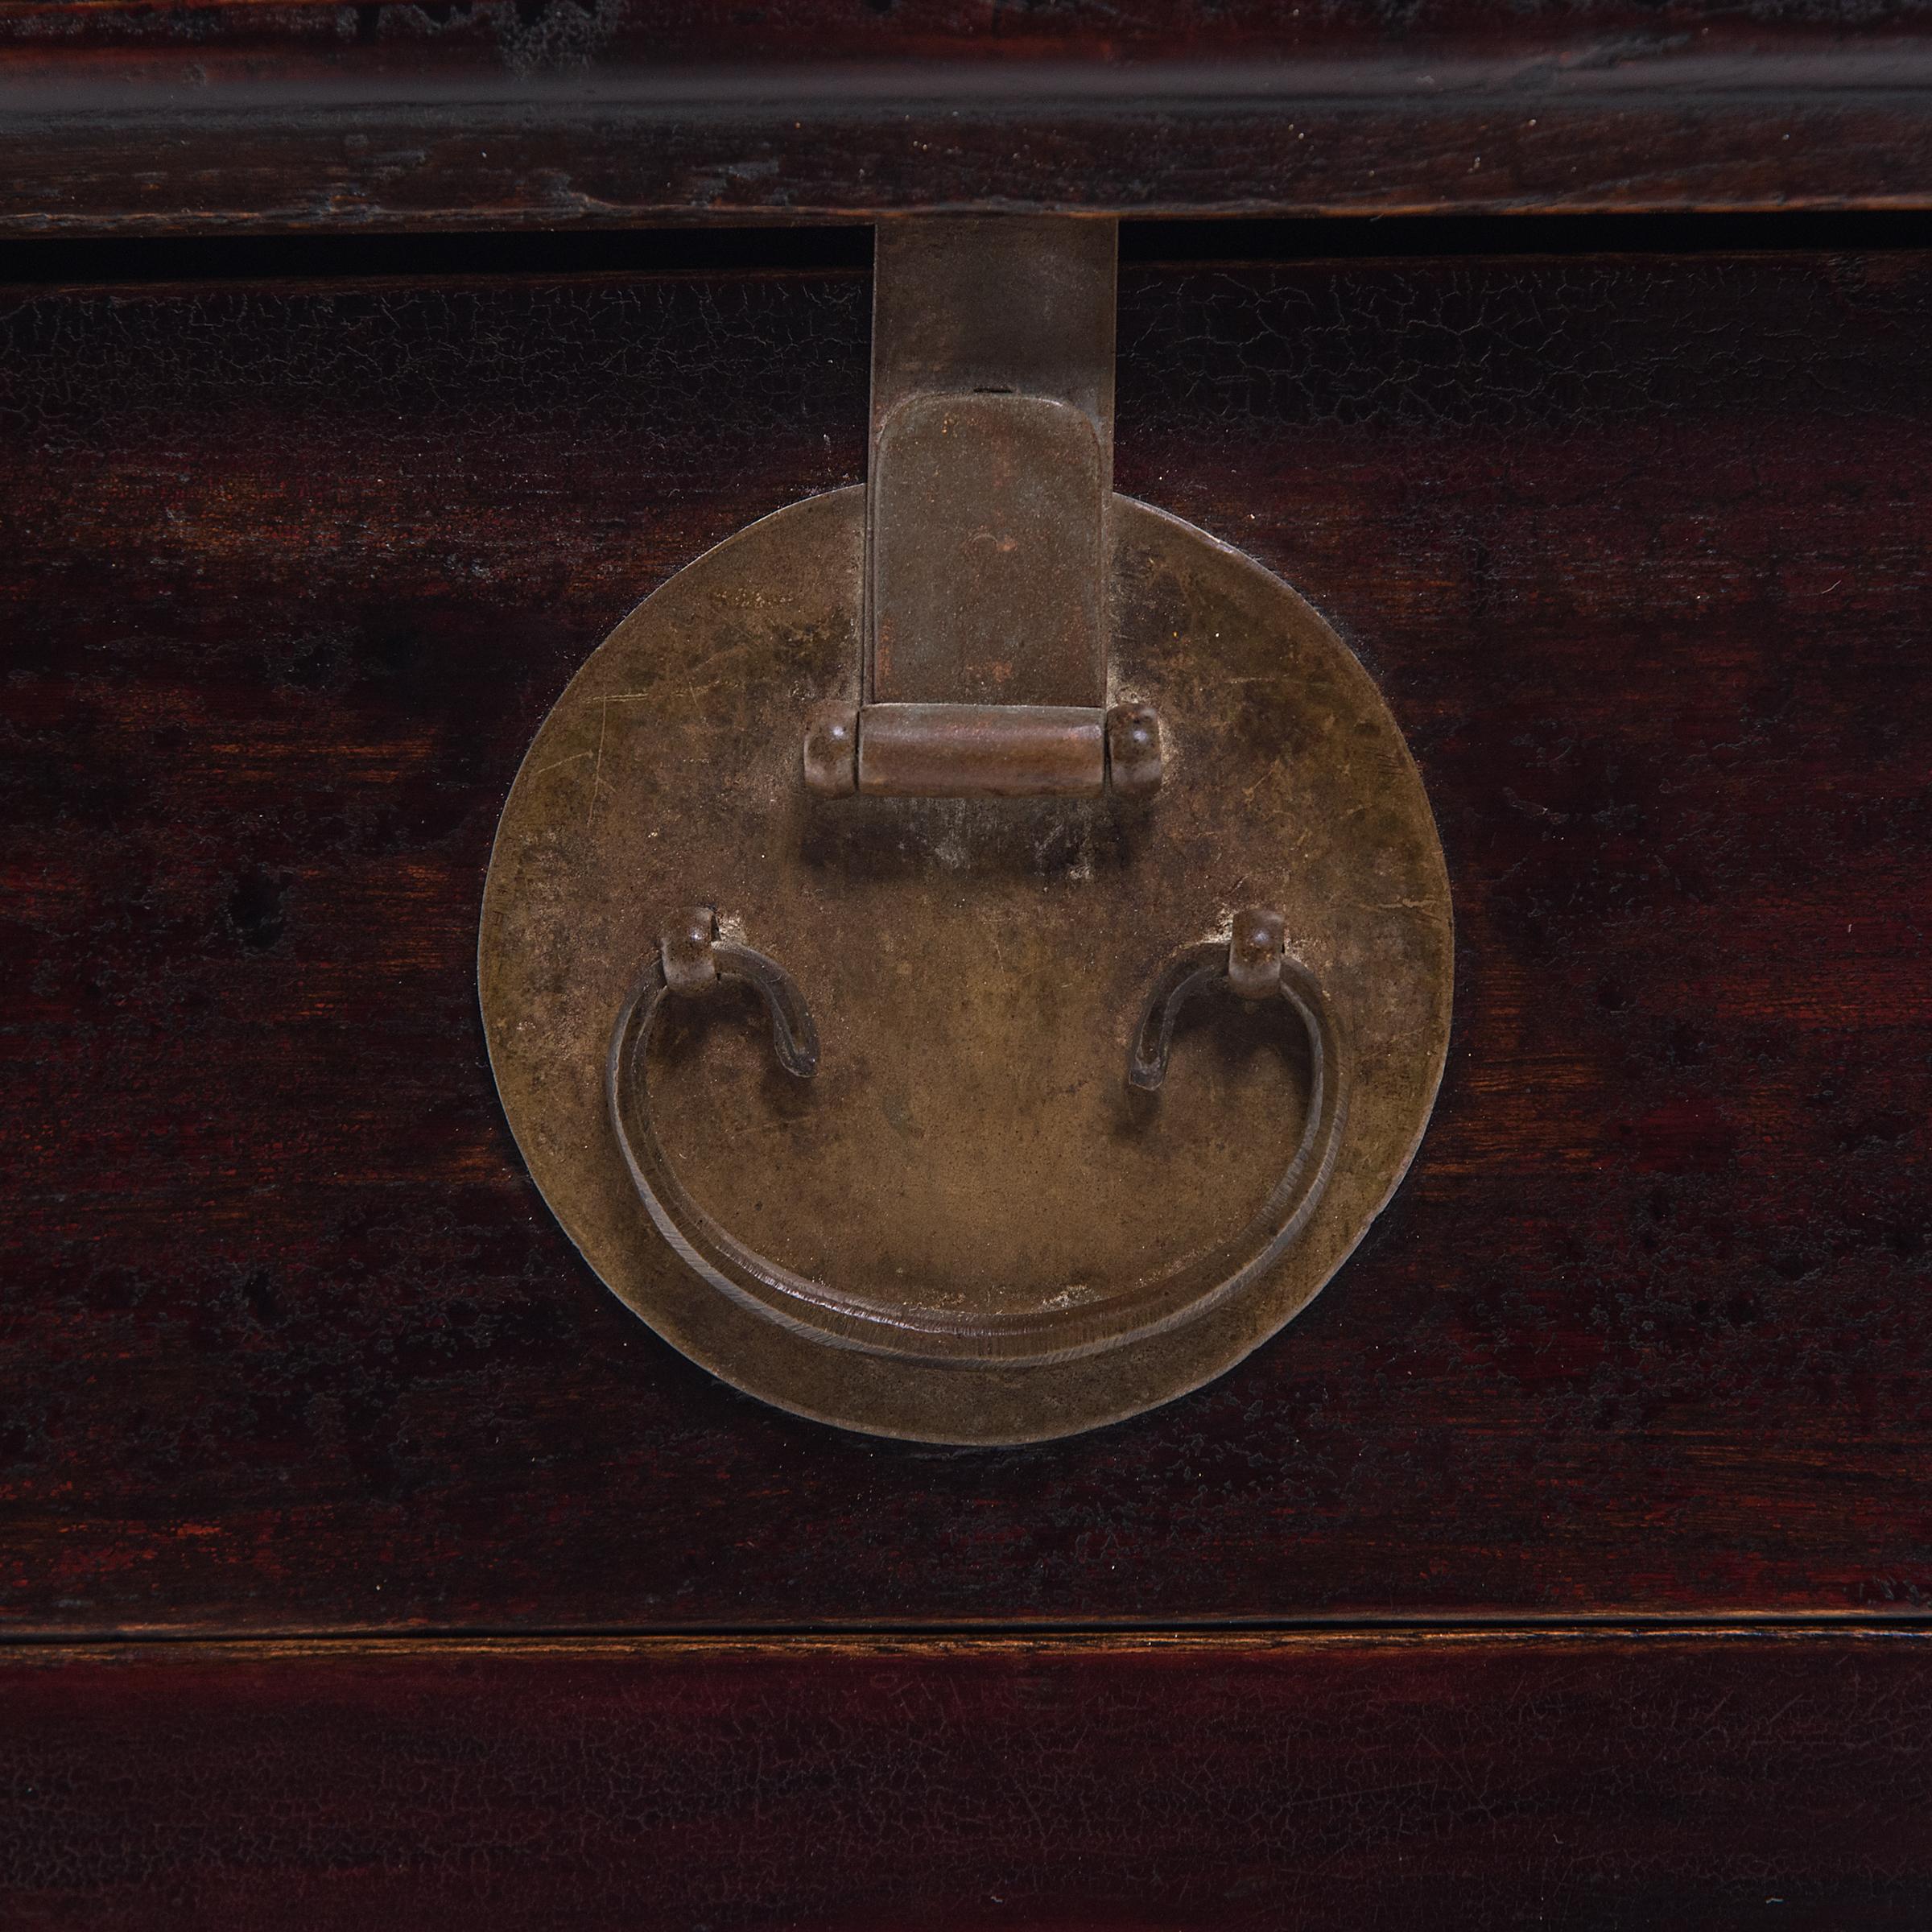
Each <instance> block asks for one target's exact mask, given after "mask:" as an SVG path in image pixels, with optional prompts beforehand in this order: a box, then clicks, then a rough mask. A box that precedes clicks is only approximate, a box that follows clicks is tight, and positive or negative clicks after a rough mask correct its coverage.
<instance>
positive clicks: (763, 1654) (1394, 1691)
mask: <svg viewBox="0 0 1932 1932" xmlns="http://www.w3.org/2000/svg"><path fill="white" fill-rule="evenodd" d="M1929 1727H1932V1637H1926V1636H1916V1637H1914V1636H1906V1635H1902V1634H1898V1633H1893V1634H1891V1635H1874V1634H1870V1633H1864V1634H1856V1635H1852V1634H1846V1635H1840V1636H1833V1637H1823V1636H1819V1635H1817V1634H1810V1635H1803V1634H1793V1633H1758V1634H1756V1635H1738V1634H1732V1635H1729V1636H1725V1637H1717V1636H1712V1635H1706V1636H1703V1637H1697V1638H1687V1637H1663V1636H1657V1635H1654V1634H1653V1635H1649V1636H1637V1635H1629V1634H1620V1633H1598V1634H1596V1635H1579V1634H1567V1633H1540V1634H1534V1635H1517V1636H1513V1637H1469V1636H1464V1637H1455V1636H1436V1637H1414V1636H1411V1637H1394V1636H1390V1637H1381V1638H1368V1637H1356V1638H1352V1639H1346V1640H1342V1639H1323V1638H1310V1637H1302V1638H1289V1639H1281V1638H1276V1639H1265V1640H1264V1639H1255V1638H1228V1639H1224V1640H1219V1641H1103V1642H1067V1641H1061V1642H1054V1643H1039V1644H1026V1643H1014V1642H981V1643H970V1644H956V1643H955V1644H946V1643H937V1642H927V1643H921V1644H897V1645H890V1644H888V1645H880V1644H872V1645H865V1644H841V1643H830V1642H824V1641H815V1642H814V1641H794V1642H791V1643H789V1644H783V1645H753V1644H732V1643H709V1644H703V1643H700V1644H668V1643H660V1644H656V1645H651V1644H643V1645H639V1644H634V1643H631V1644H626V1643H603V1644H598V1643H580V1644H571V1645H522V1646H518V1645H498V1644H484V1645H450V1644H417V1643H394V1644H386V1645H349V1644H335V1645H325V1646H321V1647H317V1648H314V1649H307V1650H303V1649H291V1648H290V1647H287V1646H282V1645H267V1644H258V1645H246V1646H239V1647H236V1648H233V1649H224V1648H221V1647H218V1646H181V1647H178V1648H177V1647H173V1646H161V1647H159V1648H156V1647H151V1646H137V1647H130V1648H127V1649H122V1650H119V1651H118V1652H117V1651H114V1650H107V1651H91V1652H90V1651H78V1652H76V1651H72V1650H59V1651H55V1652H52V1653H45V1654H41V1653H35V1652H33V1651H31V1650H24V1651H23V1650H21V1649H12V1650H10V1651H9V1652H7V1653H6V1654H5V1657H4V1660H3V1661H0V1777H3V1778H4V1780H5V1783H6V1789H7V1790H9V1791H10V1793H11V1794H14V1795H13V1797H12V1799H11V1801H10V1802H9V1803H8V1805H7V1806H6V1807H5V1808H4V1809H3V1810H0V1894H3V1895H4V1897H5V1898H6V1902H7V1909H8V1916H9V1921H10V1923H12V1924H15V1925H26V1926H43V1925H44V1926H75V1927H78V1926H86V1927H89V1928H95V1929H99V1932H108V1929H109V1928H115V1927H121V1926H129V1927H134V1926H138V1927H140V1928H142V1932H151V1929H157V1928H167V1927H172V1926H193V1927H195V1928H197V1932H199V1929H200V1928H203V1927H228V1926H265V1925H275V1926H283V1925H299V1926H303V1927H305V1928H314V1929H316V1932H327V1929H328V1928H332V1927H349V1928H360V1927H362V1926H367V1925H369V1924H372V1923H379V1924H381V1925H383V1926H395V1927H398V1928H407V1927H416V1926H423V1927H443V1926H450V1925H452V1924H456V1923H460V1924H463V1925H464V1926H473V1927H475V1928H477V1932H508V1929H510V1928H513V1927H539V1926H543V1927H547V1926H555V1925H558V1924H568V1925H572V1926H590V1925H597V1926H605V1925H609V1926H619V1925H621V1926H635V1927H640V1928H655V1927H663V1928H666V1929H667V1932H672V1929H675V1932H685V1929H686V1928H689V1927H691V1926H705V1927H708V1928H712V1929H713V1932H737V1929H738V1928H753V1927H762V1926H771V1927H778V1926H786V1927H794V1928H810V1929H815V1928H821V1927H823V1928H827V1929H828V1932H830V1929H831V1928H836V1927H844V1928H851V1927H861V1928H868V1927H881V1928H883V1927H887V1926H904V1925H907V1924H914V1923H916V1924H918V1925H919V1926H931V1927H935V1928H939V1929H940V1932H952V1929H955V1928H973V1929H976V1932H977V1929H985V1928H993V1927H1003V1926H1011V1927H1015V1928H1034V1929H1036V1932H1037V1929H1041V1928H1056V1929H1057V1928H1082V1929H1089V1932H1103V1929H1105V1932H1141V1929H1144V1928H1152V1927H1155V1926H1160V1927H1165V1928H1170V1929H1173V1928H1187V1927H1197V1926H1198V1927H1203V1928H1205V1927H1215V1928H1217V1929H1218V1928H1228V1929H1230V1932H1243V1929H1251V1932H1259V1929H1260V1928H1263V1927H1266V1928H1270V1929H1271V1932H1274V1929H1278V1932H1297V1929H1300V1928H1307V1932H1357V1929H1360V1928H1369V1927H1373V1928H1377V1932H1400V1929H1403V1928H1409V1929H1414V1932H1420V1929H1421V1928H1424V1927H1429V1928H1434V1927H1439V1926H1443V1925H1446V1924H1453V1925H1455V1926H1469V1927H1472V1928H1488V1927H1505V1926H1533V1925H1550V1926H1565V1927H1571V1928H1579V1929H1581V1932H1591V1929H1600V1932H1608V1929H1609V1928H1616V1929H1618V1932H1635V1929H1637V1928H1657V1932H1663V1929H1665V1928H1669V1929H1670V1932H1676V1929H1677V1928H1679V1927H1682V1926H1698V1927H1699V1928H1706V1929H1709V1932H1724V1929H1727V1928H1732V1927H1744V1926H1777V1927H1780V1928H1785V1927H1794V1926H1795V1927H1798V1928H1806V1929H1813V1928H1815V1929H1823V1928H1842V1927H1844V1926H1859V1927H1860V1928H1861V1929H1864V1932H1887V1929H1889V1928H1897V1929H1898V1932H1905V1928H1913V1927H1918V1926H1922V1925H1923V1924H1924V1923H1925V1922H1926V1918H1927V1916H1928V1914H1929V1913H1932V1830H1928V1829H1927V1827H1928V1824H1929V1823H1932V1760H1929V1759H1928V1757H1927V1753H1926V1748H1925V1739H1926V1734H1927V1731H1928V1728H1929Z"/></svg>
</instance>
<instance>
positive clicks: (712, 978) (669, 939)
mask: <svg viewBox="0 0 1932 1932" xmlns="http://www.w3.org/2000/svg"><path fill="white" fill-rule="evenodd" d="M720 980H728V981H733V982H736V983H737V984H740V985H747V986H749V987H750V988H752V989H753V991H754V992H756V993H758V996H759V997H760V998H761V999H762V1001H763V1002H764V1005H765V1008H766V1014H767V1016H768V1017H769V1018H770V1022H771V1035H772V1047H773V1051H774V1055H776V1057H777V1059H778V1064H779V1065H780V1066H781V1067H783V1068H784V1069H785V1071H786V1072H787V1073H790V1074H792V1075H795V1076H797V1077H798V1078H799V1079H801V1080H806V1079H810V1078H811V1075H813V1074H814V1073H815V1071H817V1067H818V1058H819V1042H818V1034H817V1030H816V1029H815V1026H813V1024H812V1019H811V1012H810V1009H808V1008H807V1005H806V1004H805V999H804V996H803V993H800V992H799V988H798V985H797V983H796V982H795V980H793V979H792V977H791V975H790V974H789V973H788V972H786V971H785V969H784V968H782V966H780V965H778V963H777V962H776V961H775V960H770V959H767V958H766V956H765V955H764V954H762V953H760V952H753V950H752V949H751V948H750V947H748V946H743V945H741V944H738V943H736V942H735V941H733V940H730V939H725V938H722V937H721V936H720V935H719V931H718V927H717V920H716V914H715V913H714V911H713V910H712V908H710V907H709V906H700V907H698V908H696V909H695V910H691V911H690V912H687V913H686V914H683V915H682V916H680V917H679V919H675V920H674V921H672V922H671V924H670V925H669V926H667V927H666V928H665V930H664V932H663V935H662V937H661V939H660V940H659V943H658V952H657V954H656V956H655V957H654V958H653V960H651V961H650V964H649V965H648V966H647V967H646V968H645V971H644V973H643V975H642V978H641V979H640V980H639V982H638V986H637V988H636V989H635V990H634V993H632V995H631V997H630V1000H629V1001H627V1002H626V1003H625V1007H624V1010H623V1011H622V1013H620V1014H619V1016H618V1018H617V1026H616V1028H615V1030H614V1031H613V1034H612V1035H611V1042H610V1051H609V1056H608V1059H607V1060H606V1063H605V1097H606V1100H607V1102H608V1104H609V1114H610V1121H611V1124H612V1126H613V1129H614V1130H615V1133H616V1136H617V1143H618V1146H620V1147H621V1150H622V1151H623V1155H624V1162H625V1167H626V1168H627V1169H628V1170H629V1171H630V1179H631V1182H632V1184H633V1185H634V1187H635V1188H636V1190H637V1192H638V1197H639V1198H640V1199H642V1202H643V1203H644V1206H645V1208H646V1210H647V1211H648V1212H649V1213H650V1218H651V1220H652V1221H653V1222H654V1224H656V1226H657V1228H658V1232H660V1233H661V1234H662V1235H663V1236H664V1238H665V1240H666V1241H668V1242H669V1243H670V1244H671V1247H672V1248H673V1249H675V1251H676V1253H678V1255H679V1257H680V1258H681V1259H683V1261H684V1262H685V1263H686V1264H687V1265H688V1266H690V1267H691V1268H693V1269H696V1271H697V1272H698V1274H700V1275H701V1276H702V1277H703V1278H704V1279H705V1280H707V1281H708V1282H711V1283H712V1285H713V1286H716V1287H719V1288H721V1289H722V1290H725V1292H726V1293H727V1294H729V1295H731V1296H732V1297H733V1298H734V1299H736V1300H737V1301H739V1302H741V1303H743V1304H745V1305H747V1306H749V1307H754V1308H756V1309H757V1310H758V1311H760V1312H761V1313H762V1314H765V1315H768V1316H772V1315H775V1316H777V1317H778V1318H779V1319H781V1320H784V1321H787V1322H790V1323H795V1324H797V1325H799V1326H800V1327H807V1328H811V1329H814V1330H816V1331H819V1333H821V1334H822V1335H824V1337H825V1339H827V1340H832V1341H833V1342H834V1343H835V1344H838V1345H841V1346H844V1347H846V1348H861V1349H865V1350H867V1351H869V1352H873V1353H878V1354H886V1355H898V1356H911V1357H914V1358H917V1359H921V1360H980V1361H986V1362H1005V1363H1015V1364H1017V1363H1024V1362H1029V1361H1051V1360H1067V1359H1070V1358H1071V1357H1074V1356H1080V1355H1084V1354H1090V1353H1093V1352H1096V1351H1098V1350H1101V1349H1104V1348H1113V1347H1117V1346H1118V1345H1119V1344H1120V1343H1121V1339H1122V1337H1123V1335H1129V1334H1152V1333H1155V1332H1158V1331H1160V1330H1162V1329H1163V1328H1166V1327H1171V1326H1173V1325H1174V1323H1177V1322H1179V1321H1182V1320H1186V1319H1192V1318H1194V1317H1195V1316H1196V1315H1199V1313H1200V1312H1201V1311H1203V1308H1204V1307H1207V1306H1208V1305H1210V1304H1212V1302H1216V1301H1217V1300H1219V1299H1220V1298H1221V1297H1222V1296H1223V1295H1224V1294H1229V1293H1232V1291H1233V1290H1236V1289H1238V1288H1240V1287H1241V1286H1243V1285H1244V1284H1245V1283H1246V1282H1249V1281H1251V1280H1252V1279H1253V1278H1254V1277H1255V1276H1256V1275H1257V1274H1259V1273H1260V1272H1261V1270H1263V1269H1266V1268H1267V1267H1269V1265H1272V1264H1273V1263H1274V1261H1277V1260H1278V1258H1279V1257H1280V1256H1281V1254H1282V1251H1283V1250H1284V1249H1286V1247H1287V1246H1288V1245H1290V1242H1292V1241H1294V1238H1295V1236H1297V1235H1298V1233H1299V1232H1301V1229H1302V1227H1303V1226H1304V1225H1305V1224H1306V1223H1307V1220H1308V1217H1309V1216H1310V1215H1311V1213H1312V1212H1314V1209H1315V1205H1316V1203H1318V1202H1319V1200H1320V1199H1321V1197H1322V1195H1323V1193H1324V1192H1325V1191H1326V1190H1327V1186H1328V1183H1329V1180H1330V1179H1331V1176H1332V1175H1333V1174H1334V1171H1335V1154H1336V1150H1337V1147H1338V1146H1339V1144H1340V1137H1341V1131H1342V1126H1343V1122H1344V1114H1345V1111H1346V1104H1347V1076H1346V1073H1345V1071H1344V1060H1343V1056H1342V1052H1341V1046H1340V1038H1339V1037H1338V1034H1337V1032H1336V1029H1335V1020H1334V1017H1333V1014H1332V1013H1331V1010H1330V1008H1329V1005H1328V1001H1327V998H1326V997H1325V996H1324V995H1323V992H1322V989H1321V985H1320V984H1319V981H1318V980H1316V978H1315V976H1314V974H1313V973H1311V972H1309V971H1308V969H1307V968H1306V967H1304V966H1302V964H1300V963H1299V962H1298V961H1297V960H1293V959H1291V958H1290V957H1289V956H1287V955H1286V953H1285V952H1283V951H1282V919H1281V917H1280V915H1279V914H1276V913H1272V912H1267V911H1256V910H1249V911H1245V912H1243V913H1241V914H1239V915H1238V916H1237V917H1236V920H1235V922H1234V927H1233V931H1232V935H1231V936H1230V937H1229V938H1228V939H1211V940H1205V941H1203V942H1201V943H1198V944H1195V945H1191V946H1188V947H1183V949H1182V950H1181V951H1180V952H1179V953H1177V954H1176V955H1175V956H1174V958H1173V959H1172V960H1170V961H1169V962H1168V964H1167V965H1166V967H1165V968H1163V969H1162V972H1161V974H1160V976H1159V977H1158V979H1157V980H1156V981H1155V983H1154V989H1153V991H1152V993H1150V995H1149V997H1148V998H1147V1000H1146V1003H1145V1005H1144V1006H1143V1008H1142V1010H1141V1019H1140V1022H1139V1024H1138V1026H1137V1027H1136V1028H1135V1030H1134V1036H1133V1045H1132V1047H1131V1048H1130V1049H1129V1055H1128V1063H1127V1082H1128V1084H1129V1087H1131V1088H1136V1089H1138V1090H1139V1091H1141V1092H1145V1093H1150V1094H1151V1093H1153V1092H1155V1091H1157V1090H1158V1088H1159V1087H1160V1086H1161V1084H1162V1081H1163V1080H1164V1079H1165V1078H1166V1071H1167V1058H1168V1053H1169V1050H1170V1047H1171V1046H1172V1044H1173V1040H1174V1027H1175V1025H1176V1023H1177V1022H1178V1021H1179V1017H1180V1013H1181V1009H1182V1008H1183V1006H1184V1005H1186V1004H1187V1001H1189V1000H1191V999H1192V998H1193V997H1195V995H1196V994H1197V993H1203V992H1208V991H1210V990H1212V989H1214V988H1215V987H1216V986H1225V987H1227V988H1228V989H1230V990H1232V991H1234V992H1236V993H1239V994H1241V996H1242V997H1246V998H1248V999H1249V1000H1251V1001H1261V1000H1265V999H1268V998H1270V997H1279V998H1280V999H1281V1000H1282V1001H1283V1002H1285V1003H1286V1005H1287V1006H1288V1008H1289V1009H1290V1011H1291V1012H1292V1013H1294V1016H1295V1018H1296V1019H1297V1020H1298V1022H1300V1024H1301V1026H1302V1031H1303V1033H1304V1034H1305V1035H1306V1036H1307V1045H1308V1104H1307V1115H1306V1117H1305V1118H1304V1120H1303V1121H1302V1129H1301V1133H1300V1135H1299V1137H1298V1141H1297V1143H1296V1146H1295V1149H1294V1154H1293V1155H1292V1157H1291V1158H1290V1161H1289V1163H1288V1166H1287V1167H1286V1170H1284V1172H1283V1173H1282V1176H1281V1178H1280V1179H1279V1180H1278V1181H1277V1182H1276V1183H1275V1185H1274V1187H1273V1188H1272V1189H1271V1190H1270V1191H1269V1195H1268V1197H1267V1199H1266V1200H1265V1201H1264V1202H1263V1203H1262V1204H1261V1208H1259V1209H1258V1210H1257V1212H1256V1213H1255V1214H1254V1215H1253V1217H1252V1218H1251V1219H1250V1220H1249V1222H1248V1224H1247V1225H1246V1226H1245V1227H1244V1228H1241V1230H1240V1231H1239V1232H1237V1233H1236V1234H1234V1235H1233V1236H1231V1237H1230V1238H1228V1240H1226V1241H1223V1242H1221V1243H1220V1245H1217V1246H1216V1248H1215V1249H1213V1250H1212V1252H1211V1253H1208V1254H1206V1255H1203V1256H1200V1257H1198V1258H1196V1259H1195V1260H1193V1261H1189V1262H1186V1263H1183V1264H1182V1265H1179V1266H1178V1267H1175V1268H1173V1269H1169V1270H1168V1271H1167V1272H1166V1274H1162V1275H1160V1276H1158V1278H1154V1279H1151V1280H1145V1281H1142V1282H1138V1283H1137V1284H1136V1285H1134V1286H1133V1287H1132V1288H1130V1289H1129V1290H1126V1291H1125V1292H1122V1293H1119V1294H1112V1295H1108V1296H1105V1297H1104V1298H1100V1299H1099V1300H1097V1301H1096V1302H1092V1303H1091V1304H1089V1305H1088V1306H1086V1307H1068V1308H1059V1309H1051V1310H1049V1309H1042V1311H1040V1312H1039V1313H1038V1314H1026V1315H1003V1316H1002V1315H993V1316H981V1317H977V1318H976V1317H973V1316H971V1315H960V1314H955V1313H947V1312H944V1311H939V1310H935V1309H924V1310H923V1309H919V1308H916V1307H908V1306H906V1305H904V1304H892V1305H887V1304H885V1303H882V1302H877V1301H873V1300H869V1299H867V1298H865V1297H862V1296H859V1295H855V1294H845V1293H843V1292H841V1291H840V1290H836V1289H834V1288H832V1287H829V1286H827V1285H825V1284H824V1283H822V1282H815V1281H811V1280H808V1279H807V1278H805V1277H803V1276H802V1275H799V1274H796V1273H795V1272H794V1271H793V1270H791V1269H788V1268H786V1267H784V1266H782V1265H780V1264H779V1263H778V1262H776V1261H771V1260H770V1259H768V1258H767V1257H765V1256H763V1255H761V1254H759V1253H757V1252H756V1251H755V1250H754V1249H751V1248H749V1247H748V1246H746V1245H745V1243H744V1242H742V1241H739V1240H738V1239H737V1236H734V1235H733V1234H732V1233H731V1232H729V1230H728V1229H726V1228H725V1227H723V1226H722V1225H721V1224H720V1223H719V1222H718V1221H717V1220H716V1219H715V1218H714V1217H713V1216H711V1215H709V1214H708V1213H707V1212H705V1211H704V1208H701V1207H700V1205H699V1204H698V1203H697V1202H696V1200H694V1199H692V1198H691V1195H690V1193H689V1192H688V1191H687V1190H686V1188H685V1187H684V1186H683V1183H681V1182H680V1181H679V1179H678V1177H677V1174H675V1171H674V1170H673V1169H672V1167H671V1162H670V1159H669V1158H668V1157H667V1154H665V1151H664V1149H663V1145H662V1144H661V1142H660V1141H659V1140H658V1135H657V1130H656V1127H655V1125H654V1121H653V1117H652V1108H651V1101H650V1092H649V1085H648V1079H647V1071H646V1061H647V1059H648V1056H649V1053H650V1045H651V1041H652V1038H653V1037H654V1034H655V1032H656V1030H657V1026H658V1021H659V1019H660V1018H661V1016H662V1015H663V1012H664V1009H665V1008H666V1007H667V1005H669V1004H671V1002H672V1001H679V1000H688V999H703V998H705V997H708V996H709V995H710V994H711V993H712V992H713V991H715V989H716V986H717V984H718V983H719V982H720Z"/></svg>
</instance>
